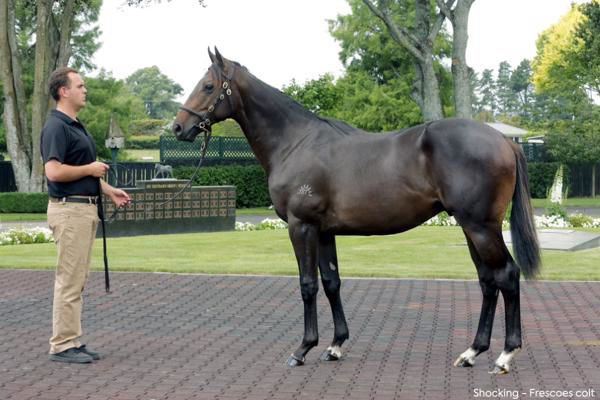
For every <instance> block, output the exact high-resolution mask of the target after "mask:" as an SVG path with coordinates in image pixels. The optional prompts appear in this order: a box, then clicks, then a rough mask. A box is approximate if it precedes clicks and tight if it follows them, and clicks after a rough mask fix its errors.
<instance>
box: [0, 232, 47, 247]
mask: <svg viewBox="0 0 600 400" xmlns="http://www.w3.org/2000/svg"><path fill="white" fill-rule="evenodd" d="M51 242H54V237H53V236H52V231H51V230H50V229H47V228H32V229H23V230H19V229H11V230H9V231H8V232H4V233H0V246H5V245H9V244H32V243H51Z"/></svg>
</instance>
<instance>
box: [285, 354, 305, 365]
mask: <svg viewBox="0 0 600 400" xmlns="http://www.w3.org/2000/svg"><path fill="white" fill-rule="evenodd" d="M287 365H288V366H289V367H299V366H301V365H304V357H302V358H298V357H296V356H294V355H293V354H292V355H291V356H290V358H288V359H287Z"/></svg>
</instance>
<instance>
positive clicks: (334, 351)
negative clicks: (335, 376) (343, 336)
mask: <svg viewBox="0 0 600 400" xmlns="http://www.w3.org/2000/svg"><path fill="white" fill-rule="evenodd" d="M327 351H328V352H329V354H331V355H332V356H334V357H336V358H341V357H342V349H341V348H340V346H329V347H328V348H327Z"/></svg>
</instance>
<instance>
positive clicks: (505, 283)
mask: <svg viewBox="0 0 600 400" xmlns="http://www.w3.org/2000/svg"><path fill="white" fill-rule="evenodd" d="M507 252H508V250H507ZM495 272H496V274H495V275H496V276H495V279H496V282H498V286H499V287H500V291H501V292H502V297H503V298H504V312H505V320H506V339H505V342H504V351H502V354H500V357H498V359H497V360H496V363H495V367H494V370H493V371H492V373H493V374H506V373H508V371H509V370H510V363H511V361H512V359H513V358H514V356H515V355H516V354H517V353H518V352H519V350H521V302H520V289H519V276H520V270H519V267H518V266H517V264H516V263H515V262H514V260H513V259H512V257H511V256H510V254H509V255H508V262H507V264H506V267H505V268H504V269H503V270H499V271H495Z"/></svg>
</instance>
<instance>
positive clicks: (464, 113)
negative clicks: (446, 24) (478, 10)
mask: <svg viewBox="0 0 600 400" xmlns="http://www.w3.org/2000/svg"><path fill="white" fill-rule="evenodd" d="M473 1H474V0H458V3H457V4H456V8H455V9H454V12H453V18H452V30H453V33H452V79H453V82H454V106H455V111H456V116H457V117H459V118H471V115H472V101H471V81H470V79H469V67H468V65H467V56H466V54H467V41H468V38H469V37H468V25H469V11H470V9H471V5H472V4H473Z"/></svg>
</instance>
